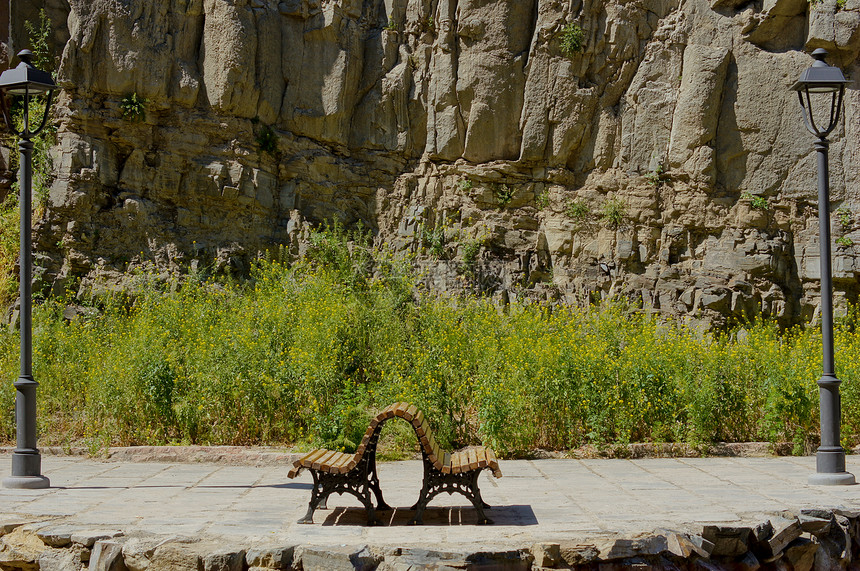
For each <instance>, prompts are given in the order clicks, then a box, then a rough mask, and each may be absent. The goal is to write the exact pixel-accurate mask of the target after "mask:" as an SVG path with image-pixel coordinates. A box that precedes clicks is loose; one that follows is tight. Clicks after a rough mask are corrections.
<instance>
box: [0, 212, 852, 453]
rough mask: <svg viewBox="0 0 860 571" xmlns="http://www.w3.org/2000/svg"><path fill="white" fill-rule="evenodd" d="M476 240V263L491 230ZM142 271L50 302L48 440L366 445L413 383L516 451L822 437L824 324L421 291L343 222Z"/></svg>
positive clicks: (6, 337) (458, 424) (14, 354)
mask: <svg viewBox="0 0 860 571" xmlns="http://www.w3.org/2000/svg"><path fill="white" fill-rule="evenodd" d="M470 244H473V245H471V246H469V250H470V251H471V252H472V254H469V252H468V251H466V250H467V248H466V245H464V251H462V254H463V258H464V262H465V261H469V260H474V259H475V258H476V255H477V252H478V251H479V249H480V243H479V242H478V241H477V240H476V241H475V242H474V243H470ZM139 279H140V284H141V285H140V287H139V289H138V290H137V291H136V292H135V293H134V294H133V295H132V294H125V295H122V294H115V295H114V296H113V297H107V298H102V299H101V300H100V302H99V304H98V311H89V312H86V313H84V314H81V315H80V316H79V317H78V318H77V319H73V320H71V321H69V320H67V319H64V318H63V310H64V309H65V308H66V304H67V300H64V299H59V298H57V299H49V300H47V301H45V302H44V303H42V304H40V305H38V306H37V307H36V308H35V315H34V323H35V324H36V327H35V329H34V335H35V339H34V341H35V345H34V376H35V378H36V379H38V381H39V383H40V387H39V407H40V412H39V414H40V417H39V418H40V427H41V429H42V431H43V432H42V437H41V438H42V443H43V444H44V445H53V444H56V445H63V444H64V443H67V442H68V441H74V442H93V443H96V444H97V445H98V446H99V447H103V446H106V445H109V444H110V445H135V444H167V443H189V444H190V443H195V444H288V445H297V446H299V447H308V446H312V445H316V444H330V445H332V446H335V447H338V448H341V449H344V450H349V449H352V448H353V447H354V445H355V444H356V442H357V439H358V438H360V434H361V432H362V431H363V430H364V429H365V428H366V419H367V418H368V416H369V415H370V414H372V413H374V412H375V411H377V410H379V409H380V408H382V407H384V406H386V405H388V404H390V403H391V402H394V401H398V400H406V401H411V402H414V403H415V404H416V405H418V406H419V408H421V409H422V410H424V411H425V412H426V413H427V414H428V417H429V418H433V419H436V422H437V424H436V426H434V430H435V431H436V432H437V434H438V435H439V438H440V440H441V441H442V445H443V446H449V445H457V446H459V445H465V444H477V443H484V444H488V445H491V446H493V447H494V448H495V449H496V450H497V451H499V452H501V453H502V454H504V455H507V456H512V455H520V454H525V453H527V452H528V451H530V450H533V449H536V448H544V449H551V450H569V449H572V448H576V447H580V446H585V445H589V446H595V447H598V448H611V447H617V446H624V445H626V444H627V443H629V442H657V443H660V442H668V443H688V444H693V445H705V444H708V443H712V442H722V441H725V442H743V441H761V440H769V441H772V442H784V441H791V442H794V443H795V447H796V451H798V452H799V451H805V450H810V449H811V448H812V447H814V445H815V441H816V438H817V436H816V434H817V432H818V424H817V423H818V409H817V406H818V400H817V399H818V387H817V385H816V384H815V382H814V379H815V378H817V377H818V376H820V371H821V335H820V332H819V330H818V329H817V328H815V327H810V328H803V327H797V328H793V329H790V330H788V331H783V332H781V331H780V329H779V328H778V327H777V326H776V325H775V324H773V323H770V322H764V321H758V322H755V323H751V324H749V325H747V326H746V327H745V329H744V335H736V334H734V332H729V333H727V334H716V333H714V334H708V333H701V332H700V331H694V330H691V329H687V328H685V327H684V326H683V325H680V324H677V323H672V322H661V321H658V320H656V319H654V318H652V317H649V316H648V315H646V314H644V313H642V312H640V311H638V310H637V308H636V307H634V306H630V305H628V304H626V303H624V302H623V301H620V300H617V301H614V302H605V303H601V304H599V305H592V306H588V307H575V306H567V305H564V304H552V306H550V305H549V304H546V303H541V304H534V303H532V304H526V303H518V302H513V303H511V304H510V306H509V307H508V311H507V312H500V311H498V309H497V307H496V306H495V305H494V304H493V303H492V301H490V300H488V299H483V298H476V297H461V298H456V299H452V298H437V297H433V296H431V295H429V294H426V293H422V292H421V290H420V289H418V288H417V287H416V284H417V282H418V278H417V277H416V276H415V275H414V274H413V273H412V270H411V264H410V262H409V261H408V260H403V259H401V258H398V257H397V256H394V255H393V254H392V253H391V252H390V251H387V250H385V249H381V248H374V247H373V246H372V245H371V244H370V242H369V241H368V239H367V237H366V235H365V234H364V233H361V232H345V231H343V230H342V229H338V228H332V229H329V230H328V231H324V232H317V233H314V237H313V240H312V246H311V247H310V249H309V251H308V253H307V256H306V257H304V258H303V259H300V260H296V261H294V263H292V264H286V263H284V262H281V261H277V260H268V261H267V260H261V261H259V262H258V263H257V264H256V265H255V267H254V269H253V273H252V276H251V280H249V281H247V282H243V283H237V282H236V281H232V282H229V283H223V282H220V283H219V282H216V281H213V280H211V279H210V280H184V279H179V280H178V281H177V282H176V283H173V284H163V283H159V282H158V281H157V280H156V279H154V278H153V277H152V276H149V275H147V274H141V275H140V276H139ZM550 308H551V309H552V310H551V311H550ZM858 326H860V313H858V312H857V311H856V310H854V309H852V310H851V311H850V312H849V315H848V316H847V317H845V318H844V319H842V320H840V321H839V322H838V324H837V328H836V335H835V339H836V355H837V358H836V363H837V368H838V370H837V371H836V372H837V374H838V375H839V378H840V379H842V380H843V381H845V382H844V383H843V385H842V389H843V392H842V398H843V406H844V409H845V410H846V411H856V410H858V407H860V332H858V329H860V328H858ZM17 367H18V337H17V333H16V332H13V331H9V329H8V328H2V329H0V374H2V375H4V376H5V377H6V378H14V376H15V374H17V373H16V372H17ZM14 396H15V390H14V387H13V386H12V385H11V383H7V384H6V385H4V386H2V387H0V408H2V410H3V411H4V414H2V415H1V416H0V439H2V440H3V441H5V442H11V441H12V440H13V438H14V421H13V419H14V414H13V411H14ZM844 434H845V440H844V443H845V445H854V444H856V443H857V441H858V437H857V435H858V434H860V417H858V415H856V414H853V413H848V414H846V415H845V418H844ZM401 440H402V439H401ZM390 441H391V442H392V443H395V442H396V441H398V439H397V438H392V439H390ZM403 442H405V440H403ZM410 442H413V441H410ZM392 445H394V444H392ZM397 445H398V446H400V445H401V444H397ZM404 445H406V446H409V445H410V444H404ZM393 455H394V456H397V455H398V453H396V452H394V453H393Z"/></svg>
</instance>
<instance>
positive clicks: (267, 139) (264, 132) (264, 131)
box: [256, 125, 278, 155]
mask: <svg viewBox="0 0 860 571" xmlns="http://www.w3.org/2000/svg"><path fill="white" fill-rule="evenodd" d="M256 138H257V144H258V145H260V152H261V153H269V154H270V155H275V154H277V152H278V136H277V135H276V134H275V131H274V130H272V128H271V127H269V126H268V125H261V126H260V128H259V130H258V131H257V137H256Z"/></svg>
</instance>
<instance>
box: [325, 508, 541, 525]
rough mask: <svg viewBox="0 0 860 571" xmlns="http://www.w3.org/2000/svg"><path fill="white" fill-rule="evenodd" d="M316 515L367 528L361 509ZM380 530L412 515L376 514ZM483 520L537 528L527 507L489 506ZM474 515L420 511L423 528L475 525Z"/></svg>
mask: <svg viewBox="0 0 860 571" xmlns="http://www.w3.org/2000/svg"><path fill="white" fill-rule="evenodd" d="M316 513H317V514H321V513H325V514H326V517H325V520H323V522H322V525H326V526H333V525H347V526H349V525H354V526H366V525H367V512H366V511H365V510H364V508H361V507H335V508H333V509H331V510H317V512H316ZM376 514H377V517H379V520H380V521H381V522H382V526H383V527H398V526H405V525H409V520H410V519H412V516H413V515H415V512H414V511H413V510H411V509H409V508H407V507H396V508H392V509H391V511H383V512H379V511H378V512H376ZM486 514H487V517H489V518H490V519H491V520H493V525H516V526H524V525H537V524H538V520H537V517H536V516H535V512H534V510H532V507H531V506H526V505H515V506H493V509H490V510H487V511H486ZM477 524H478V513H477V512H476V511H475V508H473V507H472V506H442V507H433V506H428V507H427V508H426V509H425V510H424V524H423V525H435V526H443V525H447V526H451V525H477Z"/></svg>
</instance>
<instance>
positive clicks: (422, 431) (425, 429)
mask: <svg viewBox="0 0 860 571" xmlns="http://www.w3.org/2000/svg"><path fill="white" fill-rule="evenodd" d="M429 432H430V423H428V422H427V419H426V418H425V419H423V420H422V421H421V425H420V426H417V427H416V428H415V434H417V435H418V438H421V437H422V436H426V435H427V434H428V433H429Z"/></svg>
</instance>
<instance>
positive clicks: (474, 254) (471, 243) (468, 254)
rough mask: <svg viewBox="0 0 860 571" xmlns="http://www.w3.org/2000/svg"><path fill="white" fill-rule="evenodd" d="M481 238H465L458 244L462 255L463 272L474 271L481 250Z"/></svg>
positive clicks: (470, 273) (468, 273)
mask: <svg viewBox="0 0 860 571" xmlns="http://www.w3.org/2000/svg"><path fill="white" fill-rule="evenodd" d="M483 242H484V241H483V240H482V239H480V238H474V239H471V240H466V241H465V242H463V243H462V244H461V245H460V253H461V255H462V262H463V273H465V274H466V275H472V274H474V272H475V265H476V264H477V262H478V254H479V253H480V251H481V246H482V245H483Z"/></svg>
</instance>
